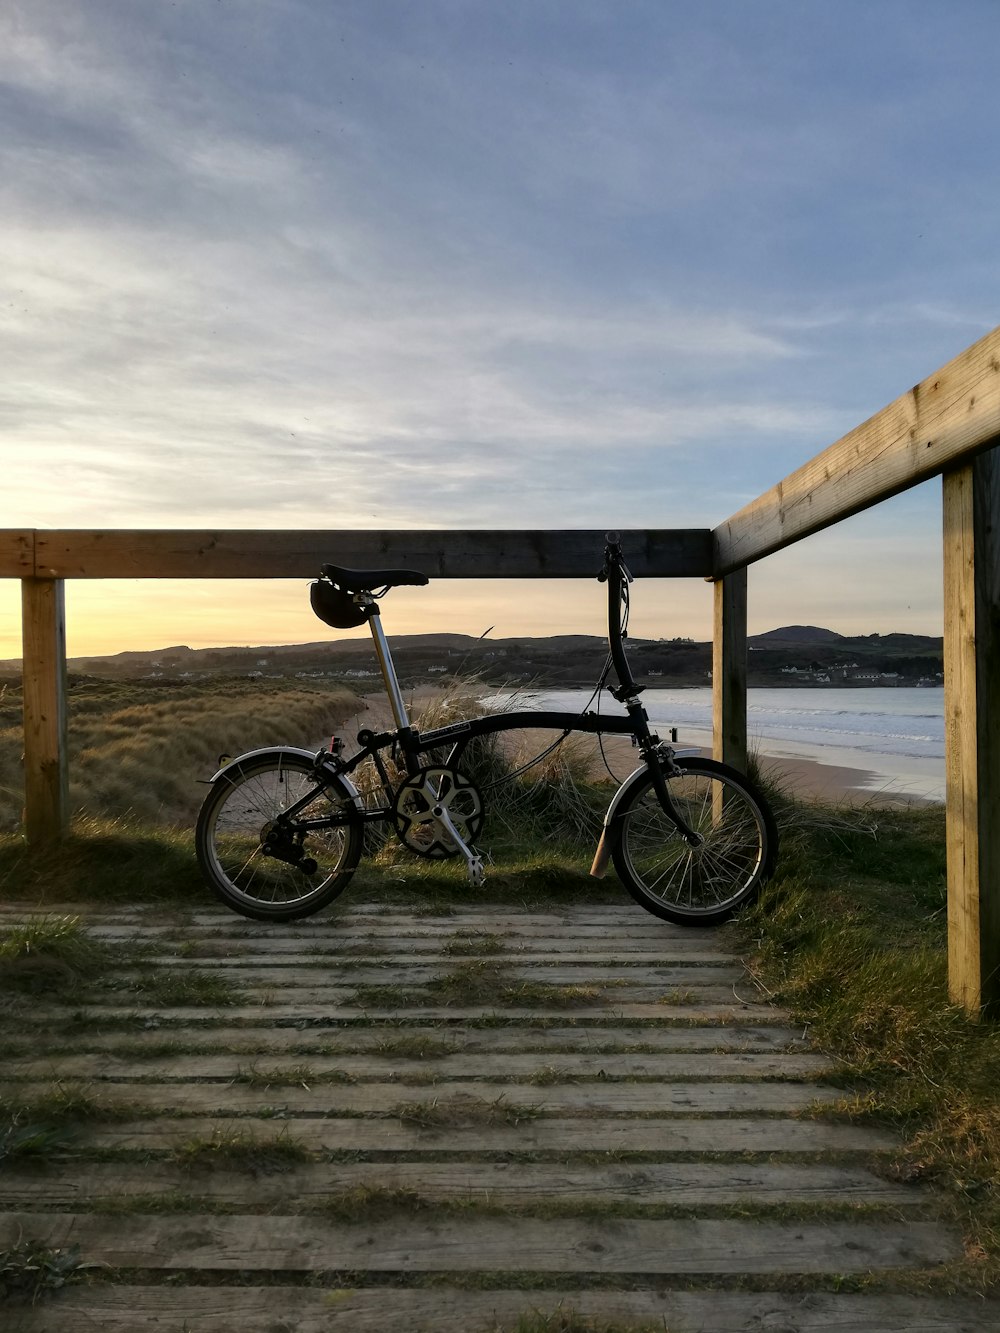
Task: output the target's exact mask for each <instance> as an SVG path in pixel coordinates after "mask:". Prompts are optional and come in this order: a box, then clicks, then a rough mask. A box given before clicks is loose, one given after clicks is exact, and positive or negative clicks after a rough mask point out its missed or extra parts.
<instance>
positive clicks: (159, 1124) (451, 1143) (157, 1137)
mask: <svg viewBox="0 0 1000 1333" xmlns="http://www.w3.org/2000/svg"><path fill="white" fill-rule="evenodd" d="M274 1100H277V1099H276V1098H275V1099H274ZM395 1100H398V1101H403V1100H405V1098H404V1097H403V1096H402V1095H400V1090H399V1089H397V1090H396V1097H395ZM220 1129H222V1130H225V1131H227V1132H234V1133H246V1134H249V1135H252V1136H253V1137H254V1139H255V1140H256V1141H259V1142H262V1143H267V1142H269V1141H272V1140H277V1141H280V1140H281V1139H282V1138H283V1137H285V1136H291V1137H292V1138H293V1139H294V1140H295V1141H297V1142H299V1143H302V1144H304V1145H305V1146H306V1147H308V1148H310V1149H313V1150H315V1151H321V1152H341V1151H343V1150H345V1149H346V1150H347V1151H350V1152H433V1153H435V1154H440V1153H449V1154H450V1153H456V1154H463V1153H477V1152H547V1153H551V1152H555V1153H567V1152H602V1153H605V1152H608V1153H610V1152H654V1153H664V1154H672V1153H685V1154H686V1153H747V1152H751V1153H827V1152H835V1153H857V1152H860V1153H873V1152H886V1151H891V1150H893V1149H895V1148H897V1147H898V1146H899V1140H898V1139H897V1137H896V1135H895V1134H891V1133H889V1132H887V1131H884V1130H878V1129H870V1128H868V1127H867V1126H866V1125H843V1124H830V1123H827V1122H826V1121H822V1120H789V1119H786V1118H783V1117H778V1116H776V1117H774V1118H773V1119H763V1118H762V1119H746V1118H741V1119H736V1118H733V1119H729V1118H723V1119H698V1118H696V1117H691V1118H690V1119H676V1120H668V1119H664V1120H652V1119H649V1120H632V1119H628V1118H627V1117H621V1118H618V1119H608V1118H602V1117H599V1116H592V1117H584V1118H577V1119H565V1120H561V1119H559V1118H558V1117H552V1118H547V1117H544V1116H543V1117H541V1118H539V1119H526V1120H522V1121H520V1122H519V1123H518V1124H497V1125H477V1126H476V1127H475V1128H471V1129H470V1128H465V1127H459V1128H454V1127H449V1128H445V1129H423V1128H419V1127H417V1126H415V1125H413V1124H404V1123H402V1122H401V1121H400V1120H398V1119H389V1118H385V1119H381V1120H379V1119H374V1118H369V1117H359V1118H356V1119H336V1118H329V1119H321V1118H314V1119H310V1118H299V1119H297V1120H295V1122H294V1124H292V1123H290V1122H289V1121H288V1120H287V1119H277V1120H276V1119H274V1118H273V1117H255V1116H249V1115H248V1116H241V1117H239V1119H229V1120H226V1119H225V1118H222V1119H221V1120H220V1119H217V1118H214V1117H210V1116H190V1117H183V1118H179V1119H178V1118H175V1119H169V1118H164V1119H151V1120H135V1121H133V1122H132V1123H131V1124H127V1125H112V1126H109V1127H108V1128H99V1129H98V1128H95V1129H88V1130H86V1131H84V1132H82V1133H81V1135H80V1138H79V1143H80V1146H81V1147H82V1148H85V1149H87V1150H90V1149H92V1148H115V1149H122V1148H138V1149H140V1150H142V1151H143V1152H167V1151H170V1150H172V1149H174V1148H178V1147H181V1146H183V1145H184V1144H185V1143H188V1142H190V1141H191V1139H193V1138H206V1137H207V1138H211V1136H212V1135H213V1134H214V1133H215V1132H216V1131H218V1130H220Z"/></svg>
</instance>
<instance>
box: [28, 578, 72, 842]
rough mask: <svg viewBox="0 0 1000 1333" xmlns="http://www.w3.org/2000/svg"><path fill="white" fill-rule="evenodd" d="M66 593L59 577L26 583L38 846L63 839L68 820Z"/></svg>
mask: <svg viewBox="0 0 1000 1333" xmlns="http://www.w3.org/2000/svg"><path fill="white" fill-rule="evenodd" d="M64 593H65V589H64V585H63V583H62V582H61V581H60V580H57V579H24V580H22V583H21V617H22V635H23V642H24V663H23V680H24V804H25V830H26V833H27V837H28V842H29V843H31V844H32V845H35V846H41V845H46V844H50V843H53V842H56V841H58V840H59V839H60V838H61V837H62V836H63V834H64V833H65V832H66V829H67V827H68V823H69V777H68V762H67V747H66V612H65V596H64Z"/></svg>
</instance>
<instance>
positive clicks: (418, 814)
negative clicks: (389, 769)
mask: <svg viewBox="0 0 1000 1333" xmlns="http://www.w3.org/2000/svg"><path fill="white" fill-rule="evenodd" d="M441 810H447V812H448V817H449V818H450V819H451V821H452V823H453V824H454V825H455V828H456V829H457V830H458V832H459V833H460V834H461V836H462V839H463V840H464V841H465V843H466V844H467V845H469V846H471V845H472V844H473V843H474V842H475V840H476V838H477V837H478V836H479V833H480V831H481V829H482V827H483V821H484V819H485V818H486V811H485V810H484V808H483V797H482V793H481V792H480V790H479V788H478V787H477V786H476V784H475V783H474V782H472V781H471V780H470V779H469V778H467V777H466V776H465V774H464V773H462V772H460V771H459V770H458V769H457V768H447V767H446V766H445V765H443V764H433V765H429V766H428V767H427V768H421V769H419V770H418V771H417V772H416V773H414V774H413V776H412V777H409V778H407V779H406V781H405V782H404V783H402V784H401V785H400V786H399V788H398V790H397V791H396V799H395V801H394V802H393V808H392V817H393V822H394V824H395V826H396V833H397V835H398V837H399V840H400V842H401V843H402V844H403V846H404V847H407V848H409V850H410V851H411V852H416V854H417V855H418V856H427V857H430V859H431V860H434V861H440V860H444V859H445V858H446V857H449V856H457V855H458V853H459V851H460V850H461V849H460V848H459V847H458V845H457V843H455V841H454V840H453V839H452V837H451V835H450V834H449V832H448V830H447V828H446V826H445V825H444V823H443V822H442V820H441V818H440V815H439V814H436V813H435V811H441Z"/></svg>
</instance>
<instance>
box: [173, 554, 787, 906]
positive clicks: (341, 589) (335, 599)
mask: <svg viewBox="0 0 1000 1333" xmlns="http://www.w3.org/2000/svg"><path fill="white" fill-rule="evenodd" d="M598 579H599V580H600V581H602V582H605V583H606V584H607V590H608V647H609V655H608V659H607V664H606V666H605V668H604V672H603V674H602V676H601V678H600V680H599V681H598V685H597V688H596V689H595V691H594V694H593V695H592V696H591V701H590V702H593V700H594V698H595V697H597V696H598V695H599V693H600V690H601V689H602V688H603V687H604V686H605V684H606V682H607V679H608V677H609V675H610V673H611V671H612V669H613V671H614V674H615V676H616V677H617V681H618V684H617V686H608V691H609V693H610V694H611V695H612V696H613V697H614V698H615V699H616V700H617V701H618V702H619V703H620V704H621V705H622V706H623V707H624V710H625V712H624V715H623V716H608V715H605V714H601V713H599V712H592V711H590V710H589V704H588V705H587V707H586V708H585V709H584V711H583V712H581V713H563V712H550V711H537V712H536V711H527V710H521V711H512V712H500V713H491V714H486V715H484V716H481V717H473V718H469V719H465V720H462V721H458V722H453V723H450V724H449V725H447V726H441V727H435V728H433V729H432V730H430V731H425V732H419V731H418V730H416V729H415V728H414V727H413V726H412V725H411V723H410V719H409V717H408V715H407V710H406V705H405V702H404V700H403V694H402V691H401V689H400V685H399V681H398V678H397V676H396V671H395V668H394V666H393V662H392V657H391V654H390V652H389V645H388V642H387V641H386V637H385V633H384V631H383V629H382V621H381V615H380V611H379V600H380V598H382V597H383V596H385V594H386V593H387V592H388V591H389V590H390V589H392V588H396V587H404V586H405V587H415V586H416V587H419V586H423V585H425V584H427V583H428V582H429V580H428V578H427V576H426V575H425V574H422V573H419V572H418V571H415V570H400V569H376V570H356V569H346V568H343V567H341V566H339V565H332V564H327V565H324V566H323V569H322V574H321V577H320V578H319V579H318V580H317V581H316V582H315V583H313V584H312V585H311V588H310V600H311V604H312V608H313V610H314V612H315V613H316V615H317V616H319V618H320V619H321V620H322V621H323V622H324V623H325V624H327V625H331V626H333V627H334V628H337V629H349V628H353V627H356V626H360V625H363V624H366V623H367V625H368V627H369V629H370V631H371V634H372V639H373V642H374V647H375V654H376V657H377V659H378V662H379V666H380V668H381V673H382V678H383V681H384V684H385V688H386V693H387V696H388V700H389V703H390V706H391V709H392V715H393V719H394V721H395V724H396V725H395V728H394V729H392V730H389V731H381V732H374V731H372V730H371V729H364V730H362V731H360V732H359V733H358V737H357V742H358V745H359V747H360V748H359V749H358V750H357V751H356V752H355V753H354V754H352V755H350V756H347V757H345V755H344V746H343V742H342V741H339V740H334V741H333V742H331V746H330V748H329V749H327V750H321V751H319V753H317V754H314V753H312V752H311V751H309V750H302V749H297V748H293V747H288V746H282V747H278V748H270V749H261V750H252V751H250V752H249V753H247V754H244V755H241V756H240V757H239V758H236V759H232V760H230V761H228V762H226V763H224V764H222V766H221V767H220V768H219V771H218V772H217V773H216V774H215V775H214V777H213V778H212V779H211V784H212V786H211V791H210V792H209V793H208V795H207V797H206V799H205V802H204V804H203V806H202V808H201V812H200V814H199V817H198V824H197V829H196V834H195V841H196V848H197V855H198V860H199V863H200V865H201V868H202V871H203V873H204V875H205V877H206V879H207V881H208V883H209V884H210V885H211V887H212V889H213V890H214V892H215V893H216V895H217V896H218V897H219V898H220V899H221V900H222V902H224V903H225V904H226V905H227V906H228V907H230V908H232V909H234V910H235V911H237V912H240V913H242V914H243V915H244V916H248V917H252V918H254V919H257V920H266V921H292V920H296V919H297V918H300V917H305V916H309V915H311V914H312V913H313V912H317V911H319V910H320V909H321V908H323V907H325V906H326V905H327V904H328V903H330V902H332V901H333V900H334V899H335V898H337V897H339V895H340V894H341V893H343V891H344V889H345V888H346V887H347V885H348V883H349V881H350V879H351V876H352V875H353V873H354V871H355V870H356V868H357V866H358V863H359V861H360V859H361V856H362V852H363V847H364V841H365V838H364V835H365V830H366V828H367V827H368V826H369V825H370V824H373V823H383V824H384V823H389V824H391V825H392V826H393V828H394V831H395V834H396V836H397V838H398V839H399V841H400V842H401V843H402V844H403V846H405V847H407V848H408V849H409V850H410V851H411V852H414V853H416V854H417V855H420V856H424V857H429V858H431V859H435V860H436V859H445V858H448V857H453V856H462V857H464V859H465V862H466V868H467V874H468V878H469V881H470V882H471V883H472V884H473V885H477V886H478V885H481V884H482V883H483V881H484V866H483V858H482V856H481V854H480V852H479V851H478V850H477V849H476V841H477V839H478V837H479V835H480V833H481V831H482V828H483V824H484V821H485V817H486V806H485V799H484V796H483V793H482V791H481V790H480V789H479V788H478V787H477V786H476V783H475V782H474V781H473V779H472V778H471V777H470V776H469V775H468V774H467V773H466V772H463V770H462V768H461V761H462V759H463V756H464V755H466V753H467V752H468V749H469V746H470V745H471V744H472V743H473V742H474V741H475V740H476V739H478V738H480V737H485V736H490V735H494V734H496V733H499V732H503V731H514V730H525V729H531V728H541V729H545V730H548V731H558V732H560V733H561V735H560V737H559V740H557V741H556V742H555V744H556V745H558V744H559V743H560V742H561V741H562V740H563V739H565V737H566V736H568V735H569V734H570V733H572V732H584V733H596V734H598V735H600V736H603V735H622V736H631V737H632V740H633V743H634V744H635V745H636V746H637V747H638V750H639V755H640V757H641V761H642V762H641V764H640V766H639V767H638V768H636V769H635V771H634V772H633V773H631V774H630V775H629V776H628V777H627V778H625V780H624V781H623V782H622V783H621V785H620V786H619V788H618V790H617V792H616V793H615V795H614V797H613V798H612V800H611V803H610V805H609V807H608V810H607V813H606V815H605V818H604V825H603V829H602V832H601V836H600V841H599V843H598V847H597V851H596V854H595V856H594V861H593V865H592V867H591V874H592V875H594V876H596V877H598V878H600V877H601V876H603V875H604V873H605V872H606V870H607V867H608V863H609V861H612V862H613V863H614V866H615V869H616V871H617V872H618V875H619V878H620V879H621V880H622V882H623V884H624V885H625V887H626V889H627V890H628V892H629V893H630V894H631V895H632V897H633V898H634V899H635V900H636V902H638V903H639V904H640V906H642V907H644V908H645V909H646V910H647V911H649V912H651V913H652V914H653V915H654V916H657V917H660V918H662V919H664V920H667V921H672V922H675V923H678V924H681V925H701V926H705V925H716V924H718V923H720V922H722V921H725V920H727V919H728V918H729V917H731V916H732V915H733V914H734V913H735V912H736V911H737V910H738V909H739V908H741V907H743V906H745V905H746V904H748V903H750V902H751V901H752V900H753V899H754V898H755V897H756V896H757V894H758V892H759V890H760V888H761V886H762V885H763V884H764V883H765V882H766V880H767V879H768V878H769V876H770V875H771V874H772V872H773V869H774V865H775V860H776V857H777V850H778V834H777V828H776V826H775V822H774V817H773V815H772V813H771V811H770V809H769V807H768V805H767V802H766V801H765V799H764V797H763V795H762V794H761V793H760V791H759V790H758V789H757V788H756V786H755V785H754V784H753V783H752V782H751V781H750V780H749V779H748V778H746V777H745V776H744V775H743V774H741V773H740V772H738V771H737V770H736V769H734V768H731V767H729V766H727V765H725V764H721V763H718V762H717V761H715V760H712V759H703V758H699V757H694V756H691V755H688V754H685V753H678V752H677V751H676V750H675V749H674V748H673V745H672V743H667V742H664V741H661V739H660V738H659V736H657V735H656V734H655V733H654V732H653V731H651V730H650V725H649V718H648V716H647V714H646V711H645V709H644V707H643V705H642V704H641V703H640V702H639V695H640V693H641V692H642V687H641V686H639V685H637V684H636V681H635V679H634V677H633V675H632V670H631V667H630V665H629V662H628V659H627V656H626V652H625V647H624V641H625V638H626V631H627V626H628V605H629V584H630V583H631V582H632V581H633V580H632V575H631V574H630V573H629V571H628V569H627V567H626V565H625V562H624V558H623V555H622V551H621V546H620V544H619V543H618V541H616V540H614V539H613V537H612V536H610V535H609V539H608V544H607V546H606V547H605V551H604V564H603V567H602V569H601V571H600V573H599V575H598ZM676 739H677V736H676V729H674V728H672V729H671V742H673V741H676ZM552 748H553V747H552V746H550V747H549V749H552ZM442 749H445V750H446V753H445V756H444V759H443V761H442V759H441V758H440V757H439V755H436V754H435V752H440V751H442ZM386 752H389V753H390V754H391V755H392V756H393V757H395V758H396V759H397V760H398V762H399V763H400V764H401V767H402V769H403V770H404V771H405V776H404V777H403V778H402V779H401V780H399V781H395V782H394V781H393V779H392V778H391V777H390V773H389V768H388V767H387V764H386V759H385V755H386ZM547 752H548V751H546V753H547ZM220 763H222V761H220ZM364 764H371V765H372V766H373V769H374V775H376V777H377V780H376V782H375V783H374V790H375V792H376V799H374V801H373V800H372V798H371V797H369V799H368V800H367V801H366V800H365V799H364V798H363V797H362V795H361V794H360V792H359V790H358V788H357V787H356V786H355V785H354V783H353V782H351V780H350V778H351V774H353V773H355V772H356V771H357V770H358V769H360V768H361V767H362V765H364Z"/></svg>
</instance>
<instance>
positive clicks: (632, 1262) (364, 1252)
mask: <svg viewBox="0 0 1000 1333" xmlns="http://www.w3.org/2000/svg"><path fill="white" fill-rule="evenodd" d="M22 1235H30V1236H34V1237H36V1238H37V1239H39V1240H40V1241H42V1243H43V1244H49V1245H53V1246H58V1247H64V1246H71V1245H74V1244H77V1243H79V1244H81V1245H85V1246H86V1248H87V1253H88V1255H89V1256H90V1257H91V1258H92V1259H96V1260H98V1261H99V1262H102V1263H108V1264H111V1265H113V1266H114V1267H125V1268H155V1269H163V1268H186V1269H198V1268H205V1269H214V1270H216V1271H218V1270H227V1269H228V1270H234V1269H256V1270H258V1271H262V1270H266V1269H273V1270H280V1271H284V1272H299V1273H301V1272H310V1271H326V1270H329V1268H330V1265H331V1262H332V1261H334V1260H333V1259H332V1256H336V1259H335V1262H336V1265H337V1267H338V1268H340V1269H346V1270H361V1271H368V1272H379V1273H385V1272H399V1271H403V1272H408V1273H426V1272H435V1271H441V1272H478V1271H489V1270H496V1269H515V1270H519V1271H522V1272H533V1273H539V1272H566V1273H690V1274H695V1273H699V1274H711V1273H716V1274H723V1273H727V1274H729V1273H745V1274H750V1273H829V1272H837V1273H858V1272H869V1271H871V1270H872V1269H878V1268H900V1267H904V1266H905V1267H907V1268H914V1267H916V1268H921V1267H927V1266H933V1265H937V1264H941V1263H944V1262H946V1261H948V1260H949V1259H957V1258H959V1257H960V1255H961V1253H962V1247H961V1244H960V1242H959V1240H958V1237H957V1236H954V1235H950V1234H948V1233H946V1232H945V1231H944V1230H943V1229H942V1228H941V1227H939V1226H937V1225H934V1224H928V1223H923V1222H910V1223H903V1224H900V1223H879V1224H872V1223H840V1222H830V1223H825V1224H822V1225H816V1224H812V1223H802V1222H794V1223H789V1224H781V1223H774V1222H759V1221H754V1222H742V1221H714V1220H712V1221H703V1220H698V1219H686V1220H684V1221H682V1222H675V1221H634V1220H630V1219H624V1218H614V1219H605V1220H602V1221H601V1222H596V1223H594V1222H583V1221H573V1220H563V1221H559V1222H552V1221H544V1222H537V1221H534V1220H532V1219H526V1218H519V1219H518V1222H517V1225H516V1226H511V1224H510V1222H509V1221H506V1220H497V1219H492V1218H463V1219H462V1220H461V1221H453V1220H450V1219H448V1220H443V1221H433V1220H425V1219H420V1220H418V1221H415V1222H396V1221H380V1222H378V1223H377V1224H376V1225H375V1226H344V1225H338V1224H336V1223H330V1222H327V1221H326V1220H325V1219H324V1218H322V1217H316V1216H310V1217H295V1216H293V1217H281V1216H274V1217H260V1216H256V1215H252V1214H250V1215H243V1216H218V1215H211V1214H209V1215H204V1216H201V1217H197V1216H195V1217H182V1218H176V1217H160V1218H147V1217H142V1216H133V1217H127V1218H117V1217H100V1216H94V1215H92V1214H87V1213H83V1214H67V1213H7V1214H3V1215H0V1243H2V1242H4V1241H5V1242H6V1243H7V1244H11V1243H13V1242H14V1241H15V1240H16V1238H17V1237H19V1236H22Z"/></svg>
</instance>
